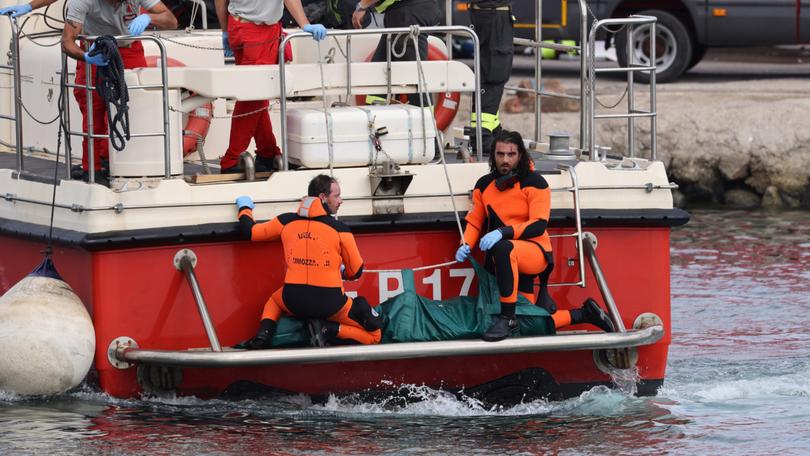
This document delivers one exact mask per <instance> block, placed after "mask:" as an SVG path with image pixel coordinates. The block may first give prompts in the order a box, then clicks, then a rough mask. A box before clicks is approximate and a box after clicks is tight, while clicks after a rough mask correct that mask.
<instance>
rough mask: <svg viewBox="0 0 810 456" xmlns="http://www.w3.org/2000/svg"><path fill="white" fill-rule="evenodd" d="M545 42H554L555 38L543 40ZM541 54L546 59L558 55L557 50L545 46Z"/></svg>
mask: <svg viewBox="0 0 810 456" xmlns="http://www.w3.org/2000/svg"><path fill="white" fill-rule="evenodd" d="M543 42H544V43H552V44H553V43H554V40H543ZM541 55H542V56H543V58H544V59H553V58H554V57H557V51H555V50H554V49H548V48H543V50H542V53H541Z"/></svg>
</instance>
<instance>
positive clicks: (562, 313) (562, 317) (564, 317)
mask: <svg viewBox="0 0 810 456" xmlns="http://www.w3.org/2000/svg"><path fill="white" fill-rule="evenodd" d="M551 318H552V319H553V320H554V329H559V328H562V327H563V326H568V325H570V324H571V311H570V310H562V309H558V310H557V311H556V312H554V313H553V314H551Z"/></svg>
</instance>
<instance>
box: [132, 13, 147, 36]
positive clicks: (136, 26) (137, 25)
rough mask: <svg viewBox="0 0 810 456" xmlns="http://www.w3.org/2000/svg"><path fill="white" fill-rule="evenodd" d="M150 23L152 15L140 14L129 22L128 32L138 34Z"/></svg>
mask: <svg viewBox="0 0 810 456" xmlns="http://www.w3.org/2000/svg"><path fill="white" fill-rule="evenodd" d="M151 23H152V16H150V15H148V14H140V15H138V17H136V18H135V19H133V20H132V22H130V23H129V34H130V35H132V36H139V35H140V34H141V33H143V31H144V30H146V27H149V24H151Z"/></svg>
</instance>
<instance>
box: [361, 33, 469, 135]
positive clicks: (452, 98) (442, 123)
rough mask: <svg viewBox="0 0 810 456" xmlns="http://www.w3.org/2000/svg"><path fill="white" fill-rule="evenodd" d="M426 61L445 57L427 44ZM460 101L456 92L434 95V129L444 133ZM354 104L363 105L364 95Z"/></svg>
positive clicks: (404, 96)
mask: <svg viewBox="0 0 810 456" xmlns="http://www.w3.org/2000/svg"><path fill="white" fill-rule="evenodd" d="M373 56H374V51H372V52H371V54H369V55H368V56H367V57H366V60H365V61H366V62H370V61H371V58H372V57H373ZM427 59H428V61H439V60H447V55H446V54H445V53H444V52H442V50H441V49H439V48H438V47H436V46H434V45H432V44H430V43H428V55H427ZM397 99H398V100H399V101H400V102H402V103H407V102H408V97H407V95H404V94H401V95H399V96H398V97H397ZM460 100H461V94H460V93H458V92H442V93H438V94H435V97H434V100H433V117H435V118H436V128H438V129H439V130H441V131H444V130H446V129H447V127H449V126H450V124H451V123H452V122H453V119H454V118H455V117H456V113H457V112H458V106H459V102H460ZM355 103H356V104H357V105H358V106H363V105H365V104H366V97H365V96H364V95H358V96H357V97H356V98H355Z"/></svg>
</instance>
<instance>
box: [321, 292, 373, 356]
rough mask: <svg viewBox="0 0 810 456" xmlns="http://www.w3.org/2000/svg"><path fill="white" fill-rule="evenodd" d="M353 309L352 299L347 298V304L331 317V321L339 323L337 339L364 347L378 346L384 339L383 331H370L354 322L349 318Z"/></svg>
mask: <svg viewBox="0 0 810 456" xmlns="http://www.w3.org/2000/svg"><path fill="white" fill-rule="evenodd" d="M351 308H352V298H350V297H348V296H347V297H346V304H344V305H343V307H341V308H340V310H338V311H337V312H336V313H335V314H334V315H332V316H331V317H329V320H330V321H334V322H336V323H338V324H339V325H340V326H339V327H338V333H337V337H338V338H339V339H352V340H356V341H357V342H360V343H361V344H364V345H370V344H378V343H380V339H381V338H382V330H380V329H375V330H374V331H368V330H366V329H365V328H363V326H361V325H360V323H358V322H356V321H354V320H353V319H352V318H351V317H349V311H350V310H351Z"/></svg>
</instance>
